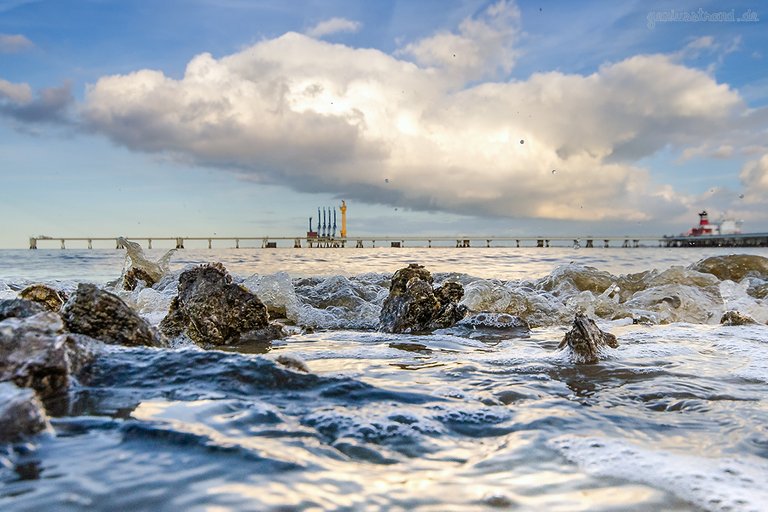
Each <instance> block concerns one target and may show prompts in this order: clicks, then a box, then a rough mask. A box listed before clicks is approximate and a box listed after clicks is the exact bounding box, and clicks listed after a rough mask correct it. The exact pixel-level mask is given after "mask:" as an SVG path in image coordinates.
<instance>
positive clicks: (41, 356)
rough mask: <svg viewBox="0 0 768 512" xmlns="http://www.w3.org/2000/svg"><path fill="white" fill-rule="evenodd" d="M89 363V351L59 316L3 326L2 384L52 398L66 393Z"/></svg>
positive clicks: (47, 315)
mask: <svg viewBox="0 0 768 512" xmlns="http://www.w3.org/2000/svg"><path fill="white" fill-rule="evenodd" d="M88 360H89V352H88V349H87V348H86V347H84V346H80V345H79V344H77V342H76V340H75V339H74V338H71V335H70V334H68V333H66V332H65V329H64V323H63V322H62V319H61V317H60V316H59V315H57V314H56V313H52V312H44V313H40V314H38V315H35V316H32V317H29V318H10V319H7V320H5V321H3V322H0V381H13V382H14V383H15V384H16V385H18V386H20V387H25V388H32V389H34V390H35V391H37V393H38V394H39V395H40V397H41V398H48V397H51V396H54V395H57V394H59V393H61V392H63V391H66V389H67V386H68V385H69V381H70V377H71V376H72V375H73V373H77V372H79V370H80V369H81V368H82V367H83V366H85V364H87V362H88Z"/></svg>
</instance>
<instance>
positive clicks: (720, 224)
mask: <svg viewBox="0 0 768 512" xmlns="http://www.w3.org/2000/svg"><path fill="white" fill-rule="evenodd" d="M742 223H743V221H741V220H736V219H727V218H723V219H721V220H719V221H717V222H715V223H713V224H710V223H709V214H708V213H707V210H704V211H702V212H701V213H699V224H698V226H694V227H692V228H691V229H690V230H688V232H687V233H684V235H683V236H704V235H738V234H741V225H742Z"/></svg>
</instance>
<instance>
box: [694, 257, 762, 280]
mask: <svg viewBox="0 0 768 512" xmlns="http://www.w3.org/2000/svg"><path fill="white" fill-rule="evenodd" d="M690 268H691V269H693V270H696V271H698V272H706V273H708V274H712V275H714V276H717V278H718V279H720V280H725V279H730V280H731V281H735V282H739V281H741V280H742V279H744V278H745V277H750V276H752V277H759V278H761V279H768V258H765V257H763V256H757V255H754V254H731V255H728V256H713V257H711V258H706V259H703V260H701V261H699V262H697V263H694V264H693V265H691V267H690Z"/></svg>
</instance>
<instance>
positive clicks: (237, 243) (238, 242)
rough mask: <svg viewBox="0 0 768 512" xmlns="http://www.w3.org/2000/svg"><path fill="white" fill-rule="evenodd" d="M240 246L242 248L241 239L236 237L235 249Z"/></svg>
mask: <svg viewBox="0 0 768 512" xmlns="http://www.w3.org/2000/svg"><path fill="white" fill-rule="evenodd" d="M239 248H240V239H239V238H235V249H239Z"/></svg>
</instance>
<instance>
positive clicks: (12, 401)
mask: <svg viewBox="0 0 768 512" xmlns="http://www.w3.org/2000/svg"><path fill="white" fill-rule="evenodd" d="M48 428H50V425H49V423H48V418H47V417H46V415H45V411H44V410H43V405H42V404H41V403H40V400H39V399H38V398H37V397H36V396H35V392H34V391H32V390H31V389H24V388H20V387H18V386H16V385H15V384H14V383H12V382H0V443H13V442H18V441H21V440H23V439H24V438H26V437H29V436H31V435H34V434H37V433H38V432H42V431H43V430H47V429H48Z"/></svg>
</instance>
